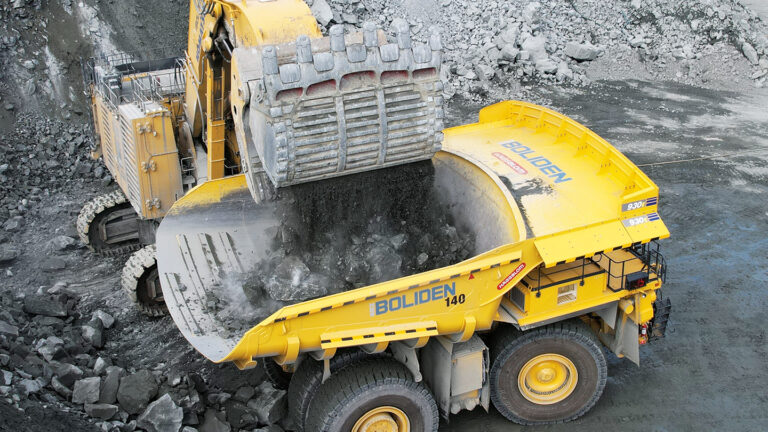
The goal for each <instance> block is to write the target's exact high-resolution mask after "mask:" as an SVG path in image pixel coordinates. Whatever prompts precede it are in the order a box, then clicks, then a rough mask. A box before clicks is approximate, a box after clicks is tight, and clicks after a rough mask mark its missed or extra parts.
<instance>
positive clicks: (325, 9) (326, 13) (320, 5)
mask: <svg viewBox="0 0 768 432" xmlns="http://www.w3.org/2000/svg"><path fill="white" fill-rule="evenodd" d="M310 9H311V10H312V15H314V16H315V18H317V22H319V23H320V25H322V26H323V27H327V26H328V23H330V22H331V20H332V19H333V10H331V6H330V5H328V2H327V1H325V0H314V2H312V6H311V7H310Z"/></svg>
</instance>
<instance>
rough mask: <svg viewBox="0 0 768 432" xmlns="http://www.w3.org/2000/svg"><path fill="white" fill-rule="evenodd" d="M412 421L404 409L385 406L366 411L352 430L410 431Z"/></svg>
mask: <svg viewBox="0 0 768 432" xmlns="http://www.w3.org/2000/svg"><path fill="white" fill-rule="evenodd" d="M410 431H411V422H410V421H409V420H408V416H407V415H405V413H404V412H403V410H401V409H399V408H395V407H393V406H383V407H379V408H375V409H372V410H370V411H368V412H367V413H365V414H364V415H363V416H362V417H360V419H359V420H357V422H356V423H355V426H353V427H352V432H410Z"/></svg>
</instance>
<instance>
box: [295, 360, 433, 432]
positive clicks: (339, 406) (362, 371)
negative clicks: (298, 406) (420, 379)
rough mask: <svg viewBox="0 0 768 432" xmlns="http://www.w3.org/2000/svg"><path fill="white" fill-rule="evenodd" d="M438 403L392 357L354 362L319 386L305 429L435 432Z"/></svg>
mask: <svg viewBox="0 0 768 432" xmlns="http://www.w3.org/2000/svg"><path fill="white" fill-rule="evenodd" d="M439 425H440V419H439V417H438V412H437V404H436V403H435V399H434V398H433V397H432V394H431V393H430V392H429V389H428V388H427V387H426V386H425V385H424V383H417V382H415V381H414V380H413V377H412V375H411V373H410V372H409V371H408V369H407V368H406V367H405V366H403V365H402V364H400V363H399V362H397V361H396V360H392V359H381V358H378V359H371V360H364V361H360V362H356V363H354V364H352V365H349V366H348V367H346V368H344V369H342V370H341V371H339V372H338V373H336V374H333V375H331V377H330V378H328V380H327V381H326V382H325V383H323V384H321V385H320V387H319V388H318V389H317V394H316V395H315V398H314V400H313V402H312V405H311V406H310V409H309V414H308V416H307V424H306V426H305V428H304V430H306V431H312V432H350V431H351V432H370V431H375V430H391V431H398V432H403V431H406V430H407V431H413V432H416V431H419V432H421V431H423V432H437V428H438V426H439Z"/></svg>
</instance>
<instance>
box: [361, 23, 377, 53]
mask: <svg viewBox="0 0 768 432" xmlns="http://www.w3.org/2000/svg"><path fill="white" fill-rule="evenodd" d="M376 30H377V27H376V24H374V23H372V22H370V21H366V22H364V23H363V44H364V45H365V46H366V47H368V48H374V47H376V46H378V45H379V38H378V35H377V34H376Z"/></svg>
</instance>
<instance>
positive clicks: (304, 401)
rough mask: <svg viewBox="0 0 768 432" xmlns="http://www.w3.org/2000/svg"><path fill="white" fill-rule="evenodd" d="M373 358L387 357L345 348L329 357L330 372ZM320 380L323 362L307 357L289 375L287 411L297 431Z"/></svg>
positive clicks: (302, 422)
mask: <svg viewBox="0 0 768 432" xmlns="http://www.w3.org/2000/svg"><path fill="white" fill-rule="evenodd" d="M373 358H388V356H387V355H386V354H367V353H366V352H364V351H362V350H360V349H358V348H351V349H345V350H343V351H340V352H337V353H336V355H335V356H333V357H331V360H330V363H331V364H330V368H331V373H335V372H339V371H340V370H342V369H344V368H345V367H347V366H349V365H350V364H353V363H355V362H358V361H360V360H364V359H373ZM322 382H323V363H322V362H319V361H315V360H314V359H312V358H307V359H305V360H304V361H303V362H301V364H300V365H299V368H298V369H297V370H296V372H295V373H294V374H293V376H292V377H291V382H290V384H288V396H287V397H288V413H289V416H290V417H291V418H292V419H294V421H295V422H296V431H297V432H303V431H304V424H305V422H306V420H307V413H308V412H309V406H310V404H311V403H312V399H313V398H314V397H315V394H316V392H317V389H318V387H320V384H322Z"/></svg>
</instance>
